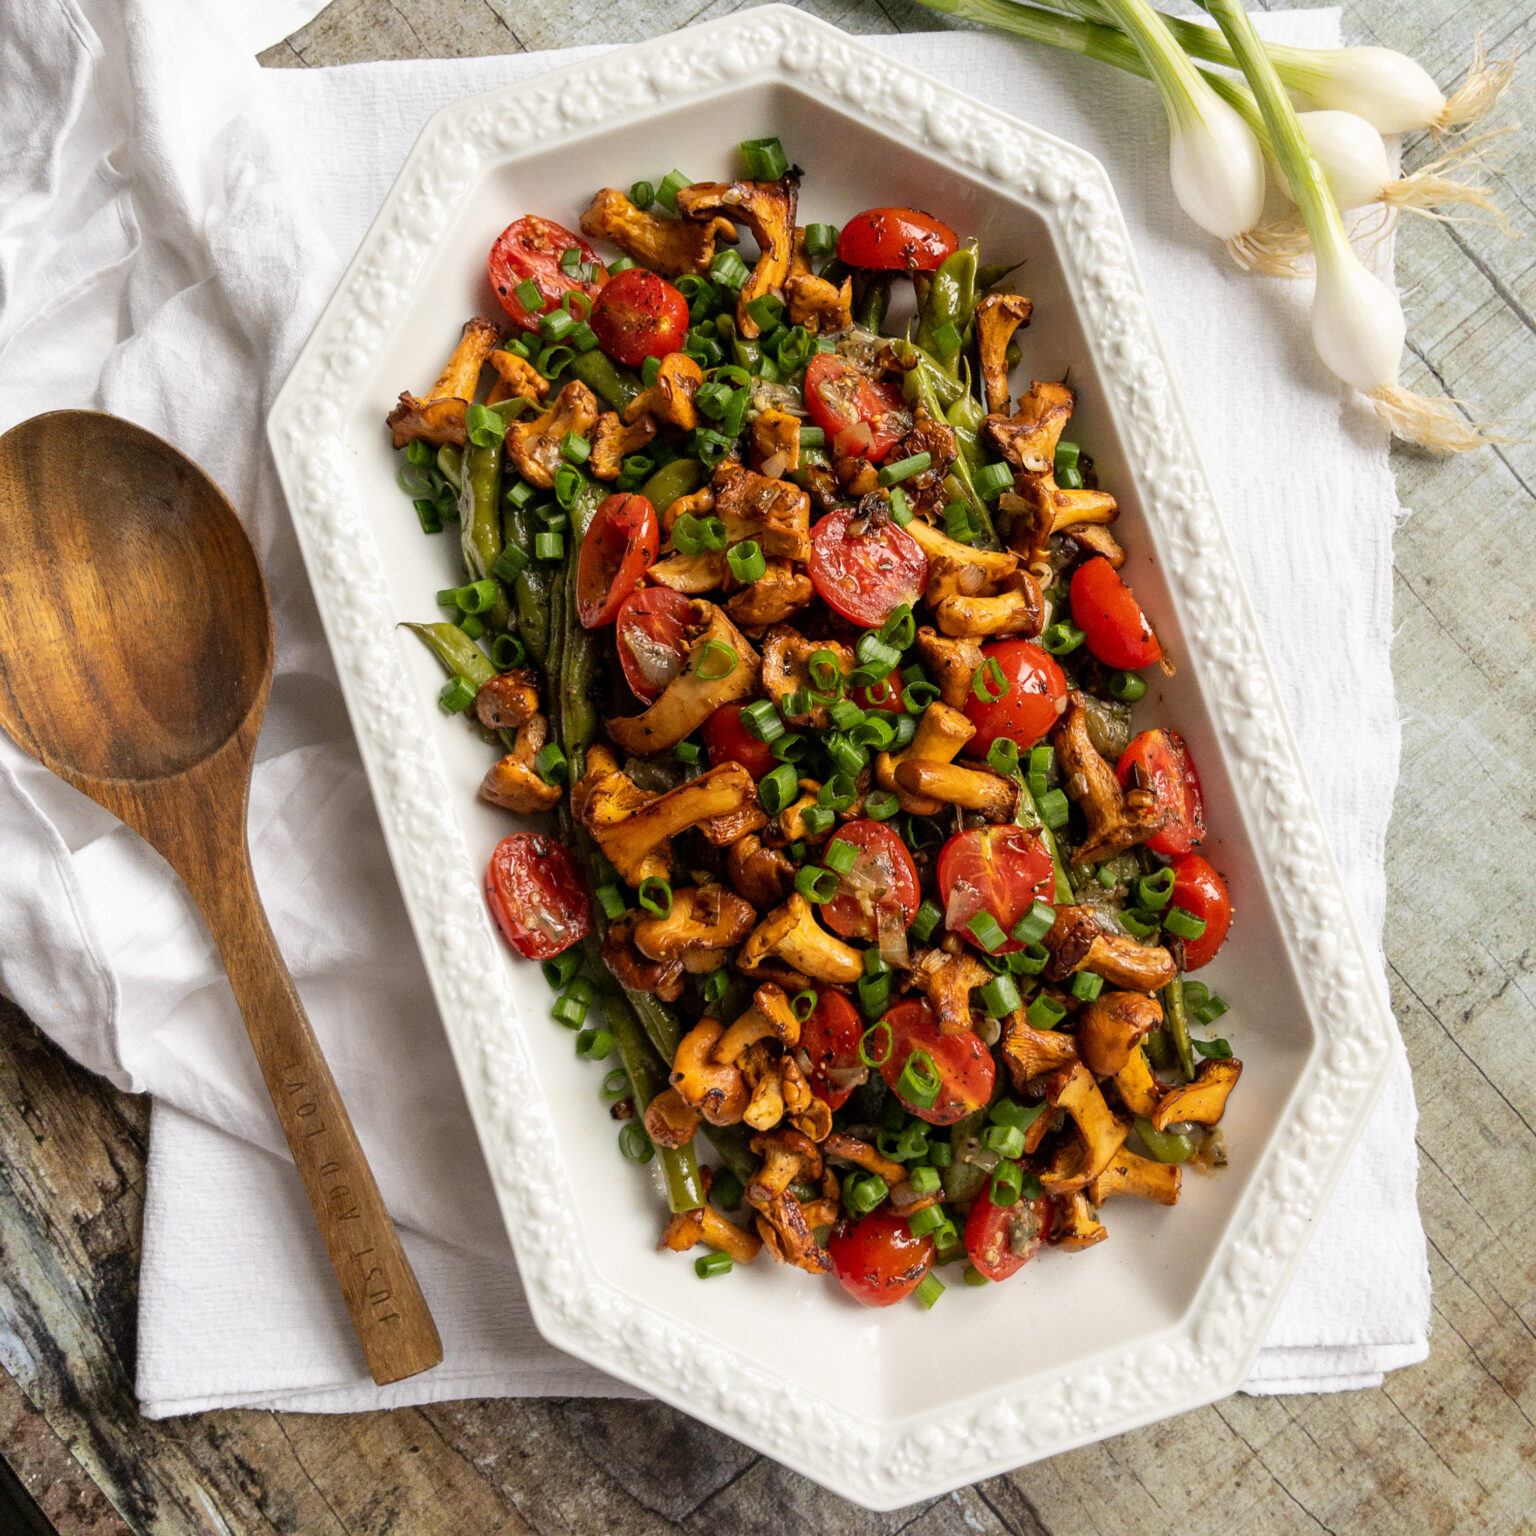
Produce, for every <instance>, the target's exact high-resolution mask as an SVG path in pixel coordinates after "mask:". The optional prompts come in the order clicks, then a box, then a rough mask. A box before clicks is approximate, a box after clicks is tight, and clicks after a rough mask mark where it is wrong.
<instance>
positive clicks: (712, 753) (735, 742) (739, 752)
mask: <svg viewBox="0 0 1536 1536" xmlns="http://www.w3.org/2000/svg"><path fill="white" fill-rule="evenodd" d="M745 708H746V705H744V704H722V705H721V706H720V708H719V709H717V710H716V711H715V712H714V714H712V715H711V716H710V717H709V719H708V720H706V721H705V722H704V724H703V725H702V726H701V727H700V729H701V730H702V731H703V733H704V749H705V751H707V752H708V753H709V765H710V767H711V768H718V767H719V766H720V764H721V763H728V762H737V763H740V764H741V766H742V767H743V768H745V769H746V770H747V772H748V773H750V774H751V775H752V777H753V778H754V779H760V778H762V777H763V775H764V774H766V773H772V772H773V770H774V769H775V768H777V767H778V762H777V760H776V759H775V758H774V755H773V752H772V751H771V750H770V748H769V746H768V744H767V742H764V741H759V740H758V739H757V737H756V736H754V735H753V734H752V733H751V732H750V731H749V730H748V729H747V728H746V726H744V725H743V724H742V723H741V712H742V710H743V709H745Z"/></svg>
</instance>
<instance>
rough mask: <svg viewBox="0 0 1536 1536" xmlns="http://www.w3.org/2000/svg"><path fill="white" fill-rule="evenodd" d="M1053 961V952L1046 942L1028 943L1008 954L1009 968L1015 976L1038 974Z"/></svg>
mask: <svg viewBox="0 0 1536 1536" xmlns="http://www.w3.org/2000/svg"><path fill="white" fill-rule="evenodd" d="M1050 961H1051V952H1050V950H1048V949H1047V948H1046V947H1045V945H1044V944H1026V945H1025V946H1024V948H1023V949H1016V950H1014V951H1013V952H1012V953H1011V954H1010V955H1009V956H1008V969H1009V971H1010V972H1012V973H1013V975H1015V976H1038V975H1039V974H1040V972H1041V971H1043V970H1044V969H1045V968H1046V966H1047V965H1049V964H1050Z"/></svg>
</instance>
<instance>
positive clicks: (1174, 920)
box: [1163, 907, 1205, 939]
mask: <svg viewBox="0 0 1536 1536" xmlns="http://www.w3.org/2000/svg"><path fill="white" fill-rule="evenodd" d="M1163 927H1164V928H1166V929H1167V930H1168V932H1169V933H1171V934H1173V935H1174V937H1175V938H1180V939H1198V938H1199V937H1200V935H1201V934H1203V933H1204V932H1205V919H1204V918H1203V917H1196V916H1195V914H1194V913H1193V912H1190V911H1188V910H1187V909H1186V908H1184V907H1172V908H1170V909H1169V911H1168V914H1167V916H1165V917H1164V918H1163Z"/></svg>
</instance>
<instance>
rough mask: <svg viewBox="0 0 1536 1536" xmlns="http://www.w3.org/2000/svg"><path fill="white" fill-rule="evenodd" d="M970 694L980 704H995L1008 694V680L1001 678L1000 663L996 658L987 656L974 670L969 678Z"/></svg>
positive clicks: (1001, 669)
mask: <svg viewBox="0 0 1536 1536" xmlns="http://www.w3.org/2000/svg"><path fill="white" fill-rule="evenodd" d="M971 692H972V693H973V694H974V695H975V696H976V700H977V702H978V703H981V704H996V703H997V701H998V700H999V699H1000V698H1002V697H1003V695H1004V694H1005V693H1007V692H1008V679H1007V678H1006V677H1004V676H1003V667H1002V663H1001V662H1000V661H998V659H997V657H996V656H988V657H987V659H986V660H985V661H984V662H983V663H982V664H981V665H980V666H979V667H977V668H976V671H975V674H974V675H973V676H972V678H971Z"/></svg>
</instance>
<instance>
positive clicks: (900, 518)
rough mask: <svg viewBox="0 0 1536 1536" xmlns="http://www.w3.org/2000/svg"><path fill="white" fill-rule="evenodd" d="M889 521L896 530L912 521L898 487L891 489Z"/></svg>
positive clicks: (902, 493)
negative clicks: (893, 524)
mask: <svg viewBox="0 0 1536 1536" xmlns="http://www.w3.org/2000/svg"><path fill="white" fill-rule="evenodd" d="M800 441H801V443H802V444H803V443H804V442H805V433H803V432H802V433H801V434H800ZM891 521H892V522H893V523H895V524H896V526H897V527H898V528H905V527H906V526H907V524H908V523H910V522H911V521H912V508H911V507H909V506H908V505H907V493H906V492H905V491H904V490H902V488H901V487H900V486H899V485H893V486H892V487H891Z"/></svg>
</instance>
